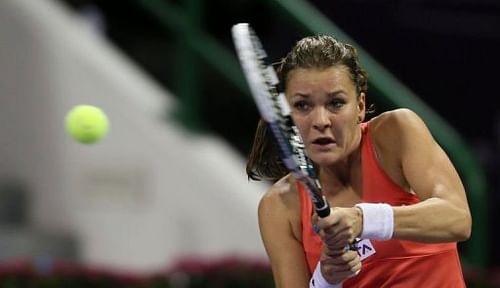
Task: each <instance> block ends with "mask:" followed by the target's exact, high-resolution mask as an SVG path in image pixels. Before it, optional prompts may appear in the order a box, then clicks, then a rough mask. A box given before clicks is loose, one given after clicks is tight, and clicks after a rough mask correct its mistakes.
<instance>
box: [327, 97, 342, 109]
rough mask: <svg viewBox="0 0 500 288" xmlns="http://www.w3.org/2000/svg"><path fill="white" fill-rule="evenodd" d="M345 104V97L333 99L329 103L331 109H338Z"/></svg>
mask: <svg viewBox="0 0 500 288" xmlns="http://www.w3.org/2000/svg"><path fill="white" fill-rule="evenodd" d="M344 105H345V101H344V100H343V99H332V100H331V101H330V102H328V103H327V106H328V109H329V110H338V109H340V108H342V107H343V106H344Z"/></svg>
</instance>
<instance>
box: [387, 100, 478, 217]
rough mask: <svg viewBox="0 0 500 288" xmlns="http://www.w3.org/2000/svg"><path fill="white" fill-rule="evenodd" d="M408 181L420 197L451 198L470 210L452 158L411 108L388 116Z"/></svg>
mask: <svg viewBox="0 0 500 288" xmlns="http://www.w3.org/2000/svg"><path fill="white" fill-rule="evenodd" d="M389 117H390V118H391V119H390V120H389V122H391V124H392V125H390V127H391V129H395V130H396V131H392V133H390V134H393V135H398V136H397V137H398V141H397V142H395V143H398V146H399V147H397V149H395V151H398V154H399V158H400V163H401V170H402V173H403V175H404V178H405V181H406V182H407V183H408V185H409V187H410V188H411V190H412V191H413V192H415V193H416V194H417V195H418V196H419V198H420V199H421V200H425V199H428V198H431V197H435V198H440V199H443V200H446V201H449V202H450V203H452V204H453V205H456V206H457V208H460V209H465V210H466V211H467V212H468V206H467V199H466V195H465V190H464V186H463V184H462V181H461V180H460V177H459V175H458V173H457V171H456V169H455V168H454V166H453V164H452V162H451V161H450V159H449V158H448V156H447V155H446V153H445V152H444V151H443V149H442V148H441V147H440V146H439V144H438V143H437V142H436V141H435V140H434V138H433V137H432V135H431V133H430V131H429V129H428V128H427V126H426V125H425V123H424V122H423V121H422V119H421V118H420V117H419V116H418V115H417V114H415V113H414V112H412V111H411V110H408V109H399V110H397V111H395V112H393V113H392V115H390V116H389Z"/></svg>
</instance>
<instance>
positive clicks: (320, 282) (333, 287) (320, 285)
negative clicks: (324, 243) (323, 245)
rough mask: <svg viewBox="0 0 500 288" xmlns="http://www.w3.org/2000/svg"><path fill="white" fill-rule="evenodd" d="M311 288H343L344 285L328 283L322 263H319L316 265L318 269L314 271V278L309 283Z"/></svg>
mask: <svg viewBox="0 0 500 288" xmlns="http://www.w3.org/2000/svg"><path fill="white" fill-rule="evenodd" d="M309 288H342V283H339V284H330V283H328V281H326V279H325V277H323V274H322V273H321V262H320V261H318V265H316V269H314V272H313V275H312V278H311V280H310V281H309Z"/></svg>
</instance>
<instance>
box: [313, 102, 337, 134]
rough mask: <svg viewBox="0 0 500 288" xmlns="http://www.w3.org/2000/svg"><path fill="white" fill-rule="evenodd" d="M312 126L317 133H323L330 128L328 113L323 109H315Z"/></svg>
mask: <svg viewBox="0 0 500 288" xmlns="http://www.w3.org/2000/svg"><path fill="white" fill-rule="evenodd" d="M312 117H313V119H312V125H313V127H314V128H315V129H317V130H319V131H324V130H325V129H328V128H330V127H331V126H332V122H331V119H330V113H328V111H327V110H326V109H325V108H324V107H318V108H317V109H315V111H314V112H313V115H312Z"/></svg>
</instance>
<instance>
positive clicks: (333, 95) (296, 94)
mask: <svg viewBox="0 0 500 288" xmlns="http://www.w3.org/2000/svg"><path fill="white" fill-rule="evenodd" d="M339 94H347V92H346V91H344V90H343V89H339V90H336V91H333V92H329V93H328V94H327V95H328V96H329V97H335V96H337V95H339ZM292 96H293V97H295V96H299V97H303V98H309V97H310V96H311V95H309V94H307V93H301V92H297V93H295V94H293V95H292Z"/></svg>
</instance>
